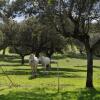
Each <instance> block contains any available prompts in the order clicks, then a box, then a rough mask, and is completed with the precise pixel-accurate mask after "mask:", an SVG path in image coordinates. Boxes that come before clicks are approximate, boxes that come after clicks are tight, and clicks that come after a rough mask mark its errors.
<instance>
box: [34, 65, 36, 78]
mask: <svg viewBox="0 0 100 100" xmlns="http://www.w3.org/2000/svg"><path fill="white" fill-rule="evenodd" d="M34 68H35V69H34V70H35V76H36V75H37V65H35V66H34Z"/></svg>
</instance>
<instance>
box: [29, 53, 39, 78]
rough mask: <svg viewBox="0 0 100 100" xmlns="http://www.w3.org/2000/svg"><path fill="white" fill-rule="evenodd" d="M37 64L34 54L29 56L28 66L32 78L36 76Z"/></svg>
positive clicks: (37, 60)
mask: <svg viewBox="0 0 100 100" xmlns="http://www.w3.org/2000/svg"><path fill="white" fill-rule="evenodd" d="M38 63H39V59H38V58H37V57H36V56H35V55H34V54H31V55H30V57H29V64H30V66H31V69H32V76H33V77H34V76H36V74H37V66H38Z"/></svg>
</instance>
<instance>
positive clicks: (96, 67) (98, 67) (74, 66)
mask: <svg viewBox="0 0 100 100" xmlns="http://www.w3.org/2000/svg"><path fill="white" fill-rule="evenodd" d="M74 67H85V68H86V67H87V66H86V65H83V66H74ZM93 67H94V68H100V66H93Z"/></svg>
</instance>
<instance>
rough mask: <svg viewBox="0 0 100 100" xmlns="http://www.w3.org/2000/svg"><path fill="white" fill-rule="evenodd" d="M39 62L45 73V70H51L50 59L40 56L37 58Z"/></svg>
mask: <svg viewBox="0 0 100 100" xmlns="http://www.w3.org/2000/svg"><path fill="white" fill-rule="evenodd" d="M39 62H40V63H41V64H42V65H43V67H44V71H45V72H46V71H47V70H50V68H51V60H50V58H48V57H45V56H40V57H39Z"/></svg>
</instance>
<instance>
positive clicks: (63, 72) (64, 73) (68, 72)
mask: <svg viewBox="0 0 100 100" xmlns="http://www.w3.org/2000/svg"><path fill="white" fill-rule="evenodd" d="M72 72H86V71H85V70H79V69H72V68H59V77H63V78H83V76H80V75H77V74H74V73H72ZM5 73H6V74H7V75H31V74H32V72H31V69H30V68H14V69H12V70H10V71H5ZM0 74H4V73H3V72H1V73H0ZM37 74H38V76H37V77H38V78H51V77H56V76H58V71H57V68H52V69H51V70H50V71H48V74H44V71H43V69H42V68H39V69H38V70H37Z"/></svg>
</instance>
